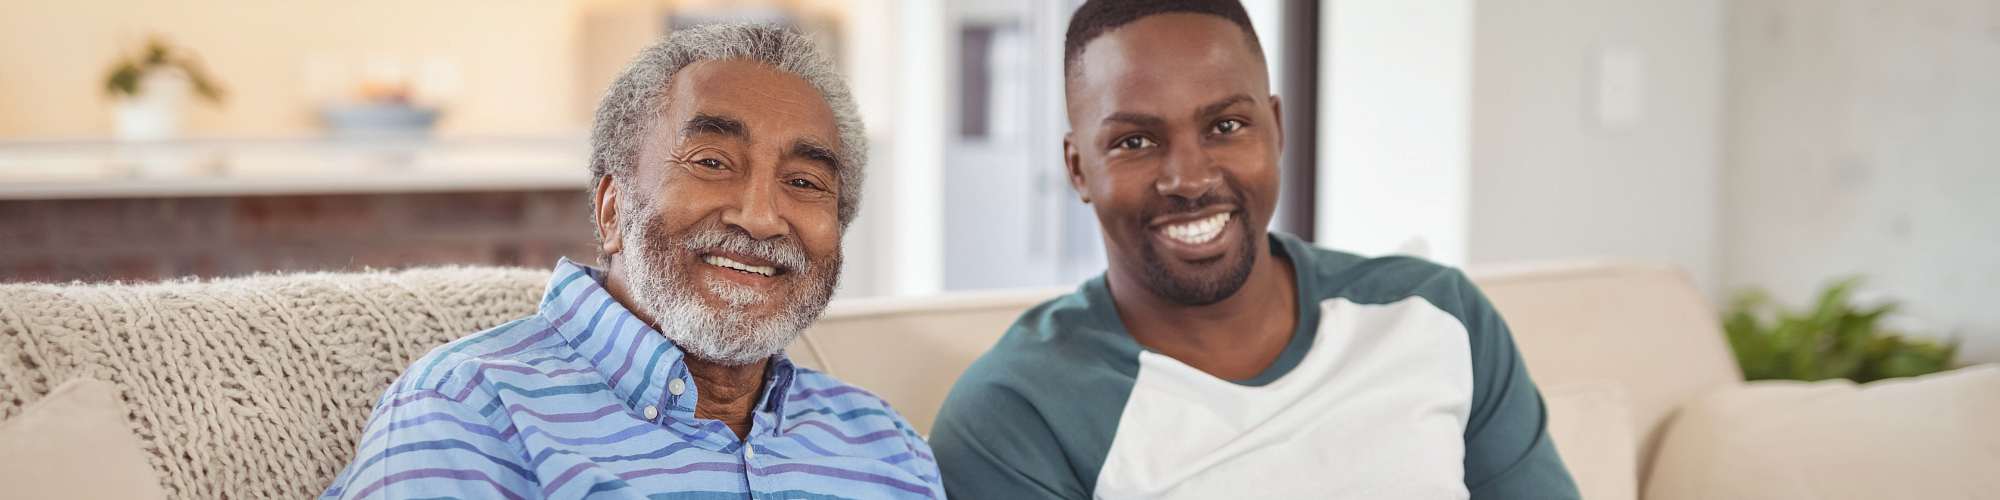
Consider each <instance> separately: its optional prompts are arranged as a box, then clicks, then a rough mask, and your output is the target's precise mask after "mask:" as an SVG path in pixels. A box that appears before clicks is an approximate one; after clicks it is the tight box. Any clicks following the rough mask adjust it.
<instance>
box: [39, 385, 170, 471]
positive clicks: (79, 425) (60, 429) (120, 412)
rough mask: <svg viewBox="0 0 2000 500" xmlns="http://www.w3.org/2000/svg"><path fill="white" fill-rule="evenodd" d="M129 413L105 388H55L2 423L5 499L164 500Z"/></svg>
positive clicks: (112, 391) (115, 393) (115, 392)
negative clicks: (142, 450) (158, 499)
mask: <svg viewBox="0 0 2000 500" xmlns="http://www.w3.org/2000/svg"><path fill="white" fill-rule="evenodd" d="M127 413H128V412H127V410H126V409H125V402H124V401H123V400H122V399H120V396H119V394H118V386H116V385H112V384H111V383H110V382H105V381H102V380H93V379H87V378H80V379H76V380H71V381H69V382H65V383H63V384H62V385H60V386H57V387H56V388H55V390H53V391H50V392H49V395H48V396H46V397H43V398H42V399H41V400H40V401H36V402H35V403H34V404H32V405H28V406H27V407H26V408H23V409H22V412H21V414H20V415H17V416H15V417H14V418H11V419H8V420H7V421H6V422H0V451H3V452H0V485H5V491H6V492H7V496H8V497H10V498H74V499H106V500H110V499H120V500H132V499H151V498H166V497H165V495H164V494H163V493H161V492H160V480H159V478H158V477H157V476H154V475H153V467H152V466H149V465H147V464H146V456H145V454H144V453H143V452H141V451H139V439H138V438H136V437H134V436H133V435H132V427H131V424H128V423H126V417H125V415H126V414H127Z"/></svg>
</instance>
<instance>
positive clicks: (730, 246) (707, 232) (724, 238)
mask: <svg viewBox="0 0 2000 500" xmlns="http://www.w3.org/2000/svg"><path fill="white" fill-rule="evenodd" d="M681 247H682V248H686V249H688V250H690V251H695V252H700V251H703V250H721V251H725V252H731V253H736V254H741V255H745V256H749V257H756V258H759V259H764V260H768V261H771V262H772V263H774V264H777V266H778V268H780V269H784V270H786V271H789V272H796V273H799V274H804V275H808V276H810V275H812V261H810V260H807V259H806V252H805V250H804V249H802V248H800V245H799V240H798V239H797V238H792V237H790V236H780V237H777V238H772V239H768V240H759V239H755V238H751V237H750V235H748V234H743V232H742V231H731V230H728V229H722V228H709V229H703V230H700V231H698V232H696V233H694V234H692V235H688V238H687V241H683V242H681Z"/></svg>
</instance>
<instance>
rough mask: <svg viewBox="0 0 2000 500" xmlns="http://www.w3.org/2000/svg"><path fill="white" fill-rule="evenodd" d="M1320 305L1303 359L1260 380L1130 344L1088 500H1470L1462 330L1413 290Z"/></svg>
mask: <svg viewBox="0 0 2000 500" xmlns="http://www.w3.org/2000/svg"><path fill="white" fill-rule="evenodd" d="M1320 311H1321V314H1320V324H1319V326H1318V328H1319V330H1318V335H1317V337H1316V338H1315V339H1314V342H1313V346H1312V348H1311V349H1310V350H1309V351H1308V352H1307V354H1306V356H1305V358H1304V359H1303V360H1301V361H1300V362H1299V365H1298V366H1297V367H1295V368H1293V369H1292V371H1291V372H1290V373H1286V374H1285V375H1284V376H1282V377H1280V378H1278V380H1276V381H1273V382H1271V383H1270V384H1268V385H1265V386H1263V387H1249V386H1244V385H1239V384H1236V383H1233V382H1230V381H1227V380H1223V379H1219V378H1216V377H1214V376H1212V375H1209V374H1207V373H1205V372H1202V371H1200V370H1197V369H1194V368H1193V367H1190V366H1187V365H1186V364H1183V363H1181V362H1180V361H1177V360H1175V359H1173V358H1170V357H1167V356H1164V355H1161V354H1159V353H1155V352H1152V351H1142V352H1141V353H1140V355H1139V375H1138V378H1137V381H1136V382H1135V383H1134V385H1133V388H1132V393H1131V397H1130V399H1129V400H1128V401H1127V402H1126V404H1125V409H1124V412H1123V414H1122V415H1121V417H1120V419H1119V422H1118V430H1117V434H1116V436H1114V437H1113V438H1112V443H1111V450H1110V452H1109V454H1108V456H1107V457H1106V459H1105V462H1104V468H1103V469H1102V470H1101V471H1100V472H1099V474H1098V478H1097V486H1096V491H1095V496H1096V497H1097V498H1105V499H1126V498H1253V497H1254V498H1356V499H1361V498H1367V499H1400V498H1408V499H1445V498H1452V499H1465V498H1468V497H1469V496H1470V494H1469V493H1468V492H1467V491H1466V488H1465V482H1464V456H1465V443H1464V438H1463V435H1464V432H1465V423H1466V421H1467V418H1468V415H1469V414H1470V412H1471V407H1472V403H1471V401H1472V387H1473V382H1472V357H1471V356H1472V355H1471V347H1470V345H1469V344H1468V340H1467V336H1466V330H1465V326H1464V325H1463V324H1462V323H1460V322H1459V321H1458V319H1457V318H1456V317H1454V316H1452V315H1451V314H1450V313H1447V312H1445V311H1443V310H1440V309H1438V308H1437V307H1436V306H1433V305H1431V303H1430V302H1428V301H1426V300H1424V299H1423V298H1421V297H1411V298H1408V299H1405V300H1402V301H1398V302H1395V303H1391V304H1383V305H1364V304H1356V303H1353V302H1349V301H1348V300H1347V299H1344V298H1335V299H1329V300H1326V301H1323V302H1321V303H1320Z"/></svg>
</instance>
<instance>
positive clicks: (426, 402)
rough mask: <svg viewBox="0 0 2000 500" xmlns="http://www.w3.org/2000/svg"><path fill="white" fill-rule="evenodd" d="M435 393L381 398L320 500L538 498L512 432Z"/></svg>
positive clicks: (427, 391)
mask: <svg viewBox="0 0 2000 500" xmlns="http://www.w3.org/2000/svg"><path fill="white" fill-rule="evenodd" d="M503 427H505V426H497V425H495V424H494V423H493V422H492V421H490V420H489V419H488V418H487V417H485V416H481V415H480V414H479V412H478V411H477V410H475V409H473V408H471V407H469V406H468V405H466V404H464V403H461V402H458V401H454V400H452V399H450V398H449V397H447V396H446V395H444V394H442V393H439V392H437V391H431V390H418V391H407V392H399V393H392V394H390V395H386V396H383V398H382V400H381V401H380V402H379V403H377V404H376V406H375V413H374V414H373V415H372V416H370V417H369V418H368V426H367V429H366V430H365V431H363V433H362V435H361V443H360V445H359V446H358V447H357V449H356V451H355V454H354V461H352V462H349V463H348V464H347V467H346V468H345V469H342V470H341V472H340V475H339V476H337V477H335V478H334V480H333V484H332V485H331V486H329V487H328V488H327V490H326V492H325V493H322V494H321V495H320V498H322V499H363V498H382V499H392V498H441V497H453V498H509V499H518V498H537V497H540V496H541V493H540V491H539V489H538V488H537V487H536V484H537V482H536V480H535V474H534V472H533V471H532V470H530V469H529V468H528V467H527V466H526V465H524V464H525V461H524V460H521V459H520V457H521V452H520V451H519V450H520V448H519V447H518V446H517V445H516V443H513V442H511V440H509V439H507V438H506V437H507V436H512V435H513V433H512V432H510V430H509V429H506V428H503Z"/></svg>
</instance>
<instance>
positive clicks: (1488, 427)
mask: <svg viewBox="0 0 2000 500" xmlns="http://www.w3.org/2000/svg"><path fill="white" fill-rule="evenodd" d="M1453 274H1454V276H1455V277H1456V279H1457V281H1458V287H1457V288H1458V290H1459V292H1458V294H1457V295H1458V299H1459V300H1460V304H1461V306H1462V307H1464V312H1463V315H1462V317H1463V318H1464V320H1465V321H1466V325H1465V326H1466V333H1467V334H1468V335H1469V336H1471V339H1470V340H1471V344H1472V378H1473V390H1472V415H1471V418H1470V419H1469V420H1468V421H1467V423H1466V427H1465V487H1466V489H1468V490H1470V491H1471V492H1472V498H1473V500H1512V499H1574V498H1578V493H1577V490H1576V483H1575V482H1574V481H1572V480H1571V479H1570V475H1569V470H1568V469H1567V468H1565V467H1564V466H1563V462H1562V458H1561V457H1560V456H1557V454H1556V447H1555V443H1554V442H1553V441H1551V440H1550V438H1549V433H1548V413H1547V410H1546V409H1545V408H1544V407H1543V406H1542V395H1541V392H1540V391H1539V390H1537V389H1536V388H1535V382H1534V380H1533V379H1530V378H1529V377H1528V367H1527V364H1526V363H1523V362H1522V361H1521V355H1520V352H1519V351H1518V350H1516V349H1515V346H1514V337H1513V334H1512V333H1511V332H1509V331H1508V329H1507V323H1506V321H1504V320H1502V319H1501V318H1500V313H1499V312H1498V311H1496V310H1494V309H1493V305H1492V304H1491V303H1489V302H1487V300H1486V296H1485V295H1484V294H1482V293H1480V292H1479V289H1478V288H1477V287H1475V286H1473V284H1472V281H1471V280H1468V279H1466V278H1465V275H1464V274H1462V273H1458V272H1456V271H1454V272H1453Z"/></svg>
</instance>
